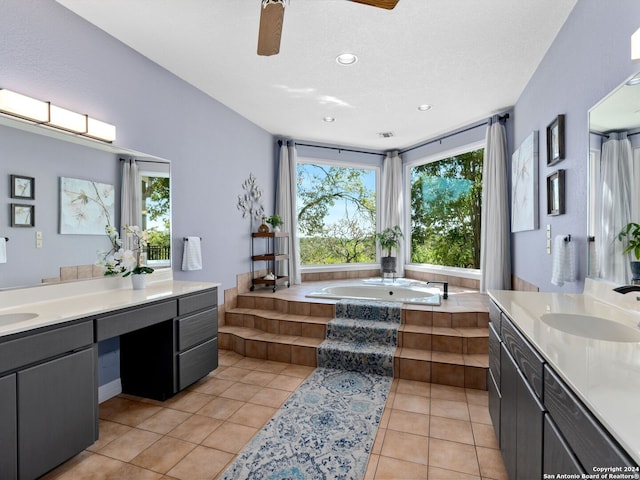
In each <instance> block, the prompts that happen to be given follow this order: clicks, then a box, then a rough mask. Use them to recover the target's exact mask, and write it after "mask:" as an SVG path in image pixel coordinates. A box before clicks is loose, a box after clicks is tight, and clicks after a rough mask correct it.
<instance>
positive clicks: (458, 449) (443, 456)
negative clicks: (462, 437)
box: [429, 438, 480, 475]
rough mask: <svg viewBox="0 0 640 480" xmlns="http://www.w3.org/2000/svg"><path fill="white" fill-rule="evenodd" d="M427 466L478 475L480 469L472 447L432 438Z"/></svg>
mask: <svg viewBox="0 0 640 480" xmlns="http://www.w3.org/2000/svg"><path fill="white" fill-rule="evenodd" d="M429 466H433V467H440V468H443V469H446V470H453V471H455V472H461V473H468V474H471V475H479V474H480V469H479V466H478V460H477V457H476V449H475V447H474V446H473V445H465V444H463V443H457V442H450V441H448V440H439V439H437V438H432V439H431V441H430V442H429Z"/></svg>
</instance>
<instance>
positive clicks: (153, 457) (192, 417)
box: [44, 350, 506, 480]
mask: <svg viewBox="0 0 640 480" xmlns="http://www.w3.org/2000/svg"><path fill="white" fill-rule="evenodd" d="M312 371H313V369H312V368H310V367H303V366H298V365H290V364H286V363H278V362H271V361H266V360H257V359H251V358H245V357H242V356H240V355H238V354H236V353H233V352H231V351H225V350H223V351H221V352H220V367H219V368H218V369H216V370H215V371H214V372H212V373H211V374H210V375H209V376H208V377H206V378H204V379H203V380H201V381H199V382H198V383H196V384H194V385H193V386H191V387H190V388H189V389H188V390H186V391H184V392H181V393H180V394H178V395H176V396H175V397H173V398H172V399H170V400H168V401H166V402H163V403H161V402H156V401H153V400H147V399H141V398H137V397H131V396H127V395H120V396H118V397H115V398H112V399H110V400H108V401H107V402H105V403H103V404H102V405H100V439H99V440H98V441H97V442H96V443H95V444H93V445H92V446H90V447H89V448H88V449H87V450H85V451H84V452H82V453H80V454H79V455H77V456H76V457H74V458H72V459H71V460H69V461H68V462H67V463H65V464H63V465H61V466H60V467H58V468H57V469H55V470H53V471H52V472H50V473H49V474H47V475H46V476H45V477H44V479H46V480H53V479H56V480H58V479H60V480H63V479H64V480H67V479H69V480H71V479H72V480H84V479H92V480H94V479H100V480H103V479H118V480H127V479H131V480H160V479H162V480H174V479H178V480H199V479H207V480H211V479H215V478H217V477H218V476H219V475H220V474H221V473H222V472H223V471H224V470H225V468H226V466H227V465H228V464H229V463H230V462H231V461H232V460H233V459H234V458H235V455H236V454H237V453H239V452H240V451H241V450H242V448H243V447H244V446H245V444H246V443H247V442H248V441H249V440H250V439H251V438H252V437H253V435H254V434H255V433H256V432H257V431H258V430H259V429H260V428H261V427H262V426H263V425H264V424H265V423H266V422H267V421H268V420H269V418H271V416H272V415H273V413H274V412H275V411H276V410H277V409H278V408H279V407H280V406H281V405H282V404H283V403H284V402H285V401H286V400H287V398H288V397H289V395H290V394H291V392H293V391H294V390H295V389H296V388H297V387H298V385H300V384H301V383H302V382H303V381H304V379H305V378H306V377H307V376H308V375H309V374H310V373H311V372H312ZM365 478H366V479H371V480H373V479H377V480H381V479H390V480H391V479H392V480H405V479H429V480H434V479H455V480H472V479H478V480H479V479H498V480H500V479H506V473H505V470H504V465H503V462H502V458H501V456H500V451H499V450H498V449H497V444H496V439H495V436H494V433H493V427H492V426H491V421H490V419H489V413H488V409H487V392H485V391H480V390H472V389H464V388H457V387H448V386H443V385H435V384H429V383H422V382H415V381H409V380H399V379H396V380H394V382H393V386H392V389H391V393H390V395H389V399H388V401H387V405H386V409H385V413H384V416H383V418H382V422H381V425H380V429H379V430H378V436H377V438H376V441H375V444H374V448H373V454H372V455H371V459H370V461H369V466H368V469H367V473H366V476H365Z"/></svg>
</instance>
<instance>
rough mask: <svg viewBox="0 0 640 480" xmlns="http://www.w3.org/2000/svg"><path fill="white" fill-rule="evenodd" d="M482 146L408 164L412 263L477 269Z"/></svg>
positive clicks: (478, 261)
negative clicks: (424, 161) (428, 161)
mask: <svg viewBox="0 0 640 480" xmlns="http://www.w3.org/2000/svg"><path fill="white" fill-rule="evenodd" d="M483 153H484V149H479V150H474V151H471V152H466V153H463V154H461V155H456V156H452V157H449V158H445V159H443V160H439V161H436V162H430V163H425V164H422V165H418V166H416V167H413V168H411V262H412V263H428V264H433V265H443V266H448V267H462V268H480V219H481V216H480V215H481V202H482V157H483Z"/></svg>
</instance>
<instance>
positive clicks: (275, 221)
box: [265, 214, 284, 232]
mask: <svg viewBox="0 0 640 480" xmlns="http://www.w3.org/2000/svg"><path fill="white" fill-rule="evenodd" d="M265 222H267V223H268V224H269V225H271V229H272V230H273V231H274V232H279V231H280V227H281V226H282V225H284V222H283V221H282V218H280V215H278V214H275V215H271V216H270V217H267V219H266V220H265Z"/></svg>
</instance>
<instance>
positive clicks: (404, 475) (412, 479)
mask: <svg viewBox="0 0 640 480" xmlns="http://www.w3.org/2000/svg"><path fill="white" fill-rule="evenodd" d="M374 478H375V480H399V479H402V480H426V479H427V478H428V477H427V466H426V465H422V464H420V463H413V462H407V461H404V460H398V459H396V458H389V457H382V456H381V457H380V459H379V460H378V468H377V469H376V474H375V477H374Z"/></svg>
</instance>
